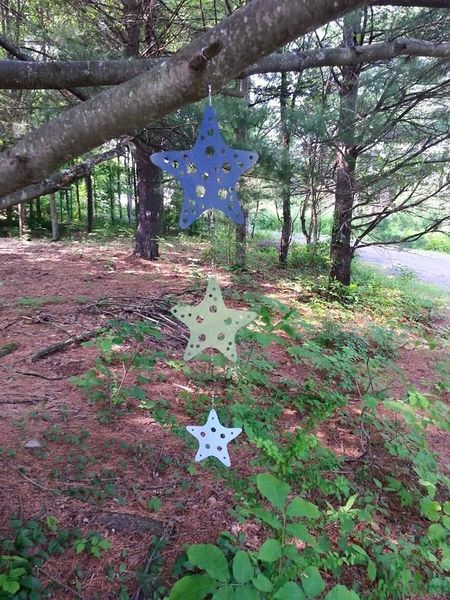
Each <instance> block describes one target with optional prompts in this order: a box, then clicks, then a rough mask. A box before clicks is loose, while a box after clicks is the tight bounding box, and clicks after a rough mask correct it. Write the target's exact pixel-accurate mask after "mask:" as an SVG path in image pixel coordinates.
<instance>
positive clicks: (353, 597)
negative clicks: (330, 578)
mask: <svg viewBox="0 0 450 600" xmlns="http://www.w3.org/2000/svg"><path fill="white" fill-rule="evenodd" d="M324 600H360V597H359V596H358V594H357V593H356V592H354V591H353V590H349V589H348V588H346V587H345V585H335V586H334V588H333V589H332V590H330V591H329V592H328V594H327V595H326V596H325V598H324Z"/></svg>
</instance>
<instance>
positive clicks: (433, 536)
mask: <svg viewBox="0 0 450 600" xmlns="http://www.w3.org/2000/svg"><path fill="white" fill-rule="evenodd" d="M446 535H447V532H446V531H445V528H444V527H442V525H440V524H439V523H433V524H432V525H430V526H429V527H428V533H427V538H428V539H429V540H432V541H439V540H442V539H444V538H445V537H446Z"/></svg>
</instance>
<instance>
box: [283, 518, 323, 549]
mask: <svg viewBox="0 0 450 600" xmlns="http://www.w3.org/2000/svg"><path fill="white" fill-rule="evenodd" d="M286 531H287V532H288V533H289V534H290V535H292V537H295V538H297V539H299V540H301V541H302V542H305V544H310V545H311V546H317V541H316V539H315V538H314V537H313V536H312V535H311V534H310V533H309V531H308V529H307V527H306V526H305V525H303V523H290V524H289V525H288V526H287V527H286Z"/></svg>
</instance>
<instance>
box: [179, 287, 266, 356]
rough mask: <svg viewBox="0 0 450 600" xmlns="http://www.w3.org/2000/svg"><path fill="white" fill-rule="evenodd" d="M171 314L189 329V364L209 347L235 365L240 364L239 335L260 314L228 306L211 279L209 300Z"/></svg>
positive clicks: (207, 295) (187, 349)
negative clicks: (237, 340) (237, 345)
mask: <svg viewBox="0 0 450 600" xmlns="http://www.w3.org/2000/svg"><path fill="white" fill-rule="evenodd" d="M171 312H172V314H173V315H174V316H175V317H176V318H177V319H179V320H180V321H182V322H183V323H184V324H185V325H186V326H187V327H188V328H189V332H190V337H189V341H188V344H187V347H186V350H185V353H184V360H185V361H188V360H191V359H192V358H194V357H195V356H197V355H198V354H200V353H201V352H203V350H206V349H207V348H213V349H216V350H218V351H219V352H221V353H222V354H223V355H224V356H225V357H226V358H228V359H229V360H230V361H231V362H236V361H237V359H238V355H237V351H236V341H235V336H236V333H237V332H238V330H239V329H241V327H244V326H245V325H248V324H249V323H251V321H253V320H254V319H255V318H256V313H254V312H252V311H247V310H236V309H233V308H228V307H227V306H225V303H224V301H223V298H222V292H221V289H220V287H219V284H218V282H217V280H216V279H215V278H214V277H211V278H210V279H209V281H208V286H207V288H206V293H205V297H204V298H203V300H202V301H201V302H200V304H198V305H197V306H189V305H183V304H178V305H176V306H175V307H174V308H172V310H171Z"/></svg>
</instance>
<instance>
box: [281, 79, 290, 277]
mask: <svg viewBox="0 0 450 600" xmlns="http://www.w3.org/2000/svg"><path fill="white" fill-rule="evenodd" d="M288 98H289V90H288V80H287V75H286V73H282V74H281V88H280V119H281V144H282V148H283V157H282V160H281V167H282V172H281V201H282V209H283V221H282V228H281V239H280V253H279V257H278V258H279V261H280V264H281V265H283V266H284V265H286V263H287V257H288V252H289V246H290V245H291V239H292V212H291V160H290V146H291V129H290V124H289V116H288Z"/></svg>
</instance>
